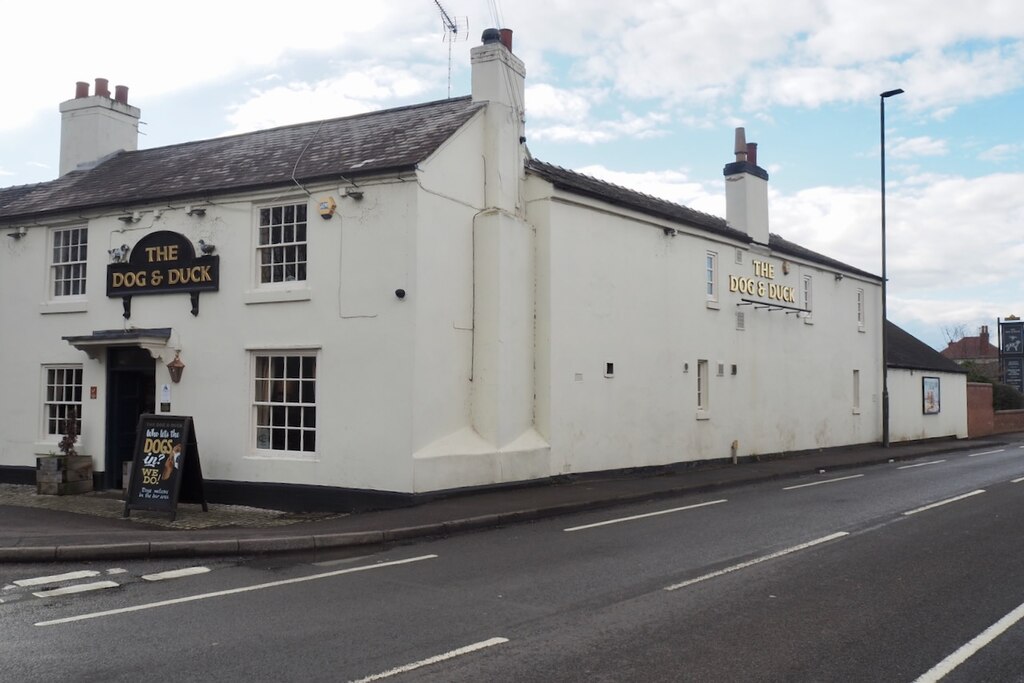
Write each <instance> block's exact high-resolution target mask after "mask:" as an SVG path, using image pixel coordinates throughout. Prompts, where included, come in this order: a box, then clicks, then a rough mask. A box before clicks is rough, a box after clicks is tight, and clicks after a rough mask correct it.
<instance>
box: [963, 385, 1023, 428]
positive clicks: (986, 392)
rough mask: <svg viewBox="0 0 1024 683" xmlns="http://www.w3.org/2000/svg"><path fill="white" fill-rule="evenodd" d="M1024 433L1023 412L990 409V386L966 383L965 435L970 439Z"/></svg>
mask: <svg viewBox="0 0 1024 683" xmlns="http://www.w3.org/2000/svg"><path fill="white" fill-rule="evenodd" d="M1008 432H1024V410H1000V411H998V412H996V411H995V410H993V409H992V385H991V384H984V383H980V382H968V383H967V435H968V436H970V437H976V436H988V435H989V434H1006V433H1008Z"/></svg>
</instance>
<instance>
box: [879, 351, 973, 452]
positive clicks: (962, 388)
mask: <svg viewBox="0 0 1024 683" xmlns="http://www.w3.org/2000/svg"><path fill="white" fill-rule="evenodd" d="M923 377H938V378H939V389H940V410H939V412H938V413H936V414H928V415H926V414H925V413H924V398H923V394H922V384H921V380H922V378H923ZM948 436H955V437H957V438H959V439H965V438H967V375H966V374H962V373H955V372H934V371H932V370H907V369H902V368H889V439H890V440H891V441H914V440H918V439H934V438H939V437H948Z"/></svg>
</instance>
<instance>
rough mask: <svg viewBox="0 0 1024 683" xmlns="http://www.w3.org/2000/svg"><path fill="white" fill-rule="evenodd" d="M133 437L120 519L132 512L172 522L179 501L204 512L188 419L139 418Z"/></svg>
mask: <svg viewBox="0 0 1024 683" xmlns="http://www.w3.org/2000/svg"><path fill="white" fill-rule="evenodd" d="M136 434H137V435H136V437H135V452H134V455H133V457H132V474H131V486H130V487H129V489H128V498H127V499H126V500H125V502H124V516H125V517H127V516H128V515H129V514H130V513H131V511H132V510H154V511H156V512H166V513H167V514H169V515H170V516H171V520H172V521H173V520H174V518H175V516H176V515H177V508H178V501H179V500H180V501H182V502H185V503H201V504H202V506H203V512H207V511H208V509H207V506H206V495H205V494H204V493H203V470H202V467H201V466H200V465H199V447H198V445H197V444H196V432H195V428H194V426H193V424H192V417H191V416H189V415H184V416H182V415H140V416H139V426H138V431H137V432H136Z"/></svg>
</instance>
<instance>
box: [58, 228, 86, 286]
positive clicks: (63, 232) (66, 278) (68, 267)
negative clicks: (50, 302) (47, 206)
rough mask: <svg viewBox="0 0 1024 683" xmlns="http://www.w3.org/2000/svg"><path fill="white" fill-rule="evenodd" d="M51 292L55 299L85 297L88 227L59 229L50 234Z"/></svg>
mask: <svg viewBox="0 0 1024 683" xmlns="http://www.w3.org/2000/svg"><path fill="white" fill-rule="evenodd" d="M50 241H51V251H50V283H51V289H50V292H51V294H52V296H53V298H58V297H69V296H84V295H85V266H86V257H87V256H88V247H89V229H88V228H86V227H81V226H79V227H74V228H58V229H55V230H53V231H51V233H50Z"/></svg>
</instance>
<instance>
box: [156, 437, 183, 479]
mask: <svg viewBox="0 0 1024 683" xmlns="http://www.w3.org/2000/svg"><path fill="white" fill-rule="evenodd" d="M180 458H181V444H180V443H179V444H175V445H174V448H173V449H171V457H169V458H167V460H166V461H164V473H163V476H162V477H160V479H161V480H162V481H167V480H168V479H170V478H171V475H172V474H174V470H176V469H178V468H180V467H181V461H180Z"/></svg>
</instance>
